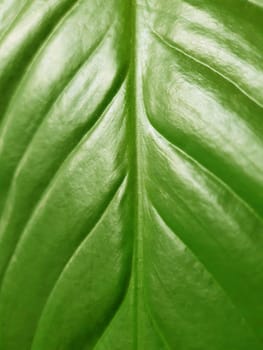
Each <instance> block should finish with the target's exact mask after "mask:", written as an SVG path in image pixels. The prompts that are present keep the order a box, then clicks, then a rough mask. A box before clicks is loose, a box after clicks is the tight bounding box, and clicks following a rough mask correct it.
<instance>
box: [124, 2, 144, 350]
mask: <svg viewBox="0 0 263 350" xmlns="http://www.w3.org/2000/svg"><path fill="white" fill-rule="evenodd" d="M130 6H131V9H130V10H131V19H130V69H129V77H128V89H127V94H128V101H129V103H128V109H129V111H128V140H129V143H128V147H129V174H130V179H129V181H130V186H131V193H132V194H131V200H132V203H133V218H134V220H133V233H134V247H133V262H132V282H133V288H134V294H133V298H134V299H133V301H134V306H135V308H134V314H133V317H134V329H133V332H134V333H133V335H134V349H135V350H137V349H141V348H142V347H141V346H140V339H141V337H140V333H141V328H142V327H141V326H142V325H141V318H140V310H142V303H143V300H142V298H141V295H142V287H143V285H142V283H143V269H142V264H143V237H142V220H141V215H142V209H143V204H142V193H143V186H142V179H141V174H142V173H141V171H140V169H141V162H140V149H141V143H142V139H141V132H140V130H141V125H140V115H141V113H140V110H141V109H140V104H139V99H138V94H139V91H140V87H141V79H140V65H139V58H138V52H139V50H138V47H139V42H138V40H139V36H138V33H139V28H138V27H139V13H138V4H137V0H131V5H130Z"/></svg>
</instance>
